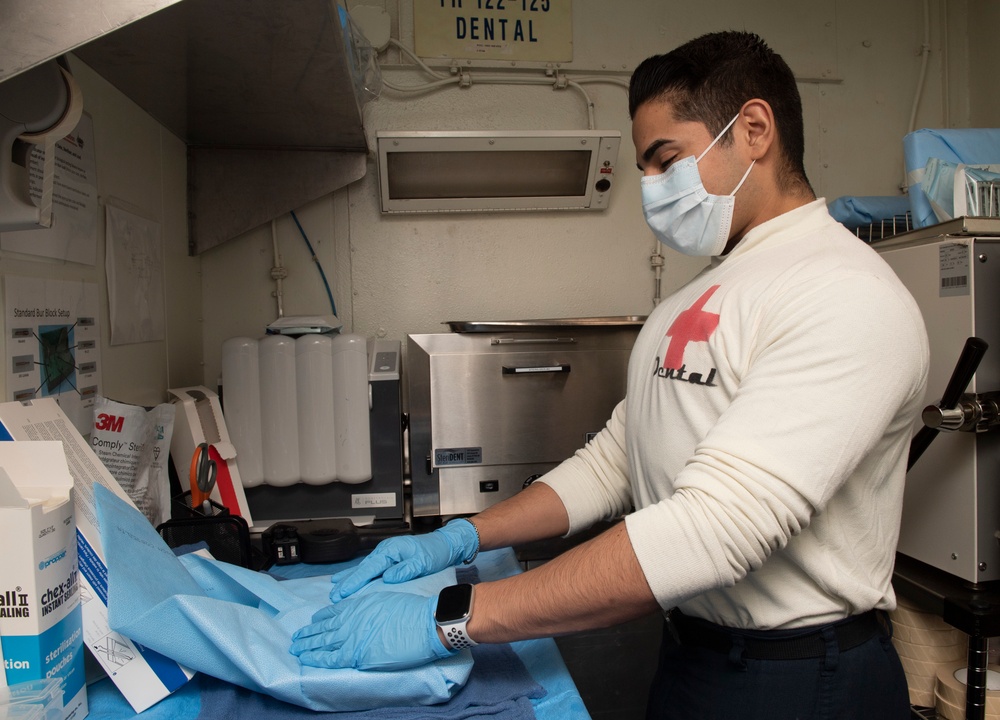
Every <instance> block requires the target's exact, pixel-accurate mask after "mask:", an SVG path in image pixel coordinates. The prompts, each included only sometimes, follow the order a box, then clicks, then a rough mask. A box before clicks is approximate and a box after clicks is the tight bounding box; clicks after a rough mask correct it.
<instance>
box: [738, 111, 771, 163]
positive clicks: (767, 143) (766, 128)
mask: <svg viewBox="0 0 1000 720" xmlns="http://www.w3.org/2000/svg"><path fill="white" fill-rule="evenodd" d="M739 125H740V131H741V132H742V133H743V136H744V137H745V138H746V144H747V148H748V150H749V153H750V159H751V160H760V159H761V158H763V157H764V156H765V155H767V153H768V151H769V150H770V149H771V146H772V145H774V144H775V142H776V141H777V136H778V129H777V128H776V127H775V124H774V111H773V110H771V106H770V105H769V104H768V102H767V101H766V100H761V99H760V98H754V99H753V100H747V101H746V102H745V103H743V107H741V108H740V122H739Z"/></svg>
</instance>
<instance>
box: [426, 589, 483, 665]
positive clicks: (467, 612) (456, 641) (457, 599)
mask: <svg viewBox="0 0 1000 720" xmlns="http://www.w3.org/2000/svg"><path fill="white" fill-rule="evenodd" d="M475 595H476V589H475V586H473V585H471V584H469V583H462V584H461V585H449V586H448V587H445V588H441V592H440V593H438V604H437V609H436V610H435V611H434V621H435V622H436V623H437V625H438V627H439V628H441V632H442V633H444V641H445V644H446V645H448V647H449V648H451V649H452V650H464V649H465V648H469V647H472V646H473V645H476V644H477V643H476V642H475V641H474V640H473V639H472V638H470V637H469V633H468V632H467V631H466V625H467V624H468V622H469V618H470V617H471V616H472V600H473V598H474V597H475Z"/></svg>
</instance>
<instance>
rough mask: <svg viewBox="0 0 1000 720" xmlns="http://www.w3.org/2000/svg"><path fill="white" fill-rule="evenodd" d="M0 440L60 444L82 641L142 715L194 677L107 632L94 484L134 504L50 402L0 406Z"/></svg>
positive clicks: (104, 576) (104, 575) (104, 572)
mask: <svg viewBox="0 0 1000 720" xmlns="http://www.w3.org/2000/svg"><path fill="white" fill-rule="evenodd" d="M0 440H15V441H25V440H33V441H37V440H58V441H60V442H61V443H62V446H63V451H64V452H65V455H66V463H67V465H68V466H69V472H70V475H72V477H73V506H74V515H75V517H76V526H77V534H76V539H77V553H78V556H79V563H80V574H79V581H80V602H81V605H82V620H83V640H84V642H85V643H86V645H87V647H88V648H89V649H90V651H91V653H92V654H93V655H94V657H95V658H96V659H97V661H98V662H99V663H100V665H101V667H103V668H104V671H105V672H107V674H108V675H109V676H110V677H111V679H112V680H113V681H114V683H115V685H116V686H117V687H118V689H119V690H120V691H121V693H122V695H124V696H125V699H126V700H127V701H128V702H129V704H130V705H131V706H132V708H133V709H134V710H135V711H136V712H137V713H138V712H142V711H143V710H145V709H146V708H148V707H150V706H152V705H153V704H155V703H157V702H159V701H160V700H162V699H163V698H165V697H167V696H168V695H169V694H170V693H172V692H173V691H174V690H177V689H178V688H180V687H181V686H183V685H184V684H185V683H186V682H187V681H188V680H190V679H191V677H193V675H194V673H193V672H192V671H191V670H189V669H187V668H185V667H183V666H181V665H179V664H177V663H176V662H174V661H173V660H171V659H169V658H166V657H163V656H162V655H160V654H159V653H157V652H154V651H152V650H149V649H148V648H145V647H143V646H141V645H137V644H135V643H133V642H132V641H131V640H129V639H128V638H127V637H125V636H124V635H121V634H119V633H116V632H113V631H112V630H111V629H110V628H109V627H108V606H107V602H108V570H107V566H106V565H105V564H104V552H103V548H102V546H101V533H100V527H99V526H98V521H97V515H96V512H95V509H94V483H100V484H101V485H103V486H104V487H106V488H107V489H108V490H110V491H111V492H113V493H115V494H116V495H118V497H120V498H122V500H124V501H125V502H127V503H129V504H130V505H132V506H133V507H134V506H135V504H134V503H133V502H132V501H131V500H130V499H129V497H128V495H127V493H126V492H125V491H124V490H122V488H121V486H120V485H119V484H118V483H117V482H116V481H115V479H114V477H112V475H111V473H109V472H108V470H107V468H105V467H104V465H103V464H102V463H101V461H100V460H99V459H98V457H97V455H95V454H94V451H93V450H92V449H91V448H90V446H89V445H88V444H87V441H86V440H84V438H83V436H82V435H80V433H79V432H78V431H77V429H76V428H75V427H74V426H73V423H72V422H70V420H69V418H68V417H67V416H66V414H65V413H63V411H62V410H61V409H60V407H59V405H58V404H57V403H56V401H55V400H54V399H52V398H42V399H37V400H24V401H21V402H7V403H0ZM2 444H3V443H0V445H2ZM2 577H4V578H6V575H3V576H2ZM82 672H83V670H82V669H81V674H82Z"/></svg>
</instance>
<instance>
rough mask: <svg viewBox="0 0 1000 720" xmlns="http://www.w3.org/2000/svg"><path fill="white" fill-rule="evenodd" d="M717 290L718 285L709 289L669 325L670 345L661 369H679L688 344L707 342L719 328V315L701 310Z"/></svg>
mask: <svg viewBox="0 0 1000 720" xmlns="http://www.w3.org/2000/svg"><path fill="white" fill-rule="evenodd" d="M718 289H719V286H718V285H713V286H712V287H710V288H709V289H708V290H706V291H705V292H704V293H703V294H702V296H701V297H700V298H698V299H697V300H696V301H695V302H694V304H693V305H692V306H691V307H689V308H688V309H687V310H685V311H684V312H682V313H681V314H680V315H678V316H677V317H676V319H675V320H674V322H673V323H672V324H671V325H670V329H669V330H667V337H668V338H670V344H669V345H668V346H667V353H666V356H665V357H664V358H663V367H665V368H675V369H676V368H680V367H681V366H682V365H683V364H684V349H685V348H686V347H687V345H688V343H692V342H708V339H709V338H710V337H711V336H712V333H713V332H715V328H717V327H718V326H719V314H718V313H710V312H705V311H704V310H703V309H702V308H704V307H705V303H707V302H708V299H709V298H710V297H712V295H713V294H714V293H715V291H716V290H718Z"/></svg>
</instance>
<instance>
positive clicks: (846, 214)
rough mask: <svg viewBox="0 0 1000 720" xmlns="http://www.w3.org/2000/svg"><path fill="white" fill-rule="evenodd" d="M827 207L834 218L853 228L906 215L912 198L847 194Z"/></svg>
mask: <svg viewBox="0 0 1000 720" xmlns="http://www.w3.org/2000/svg"><path fill="white" fill-rule="evenodd" d="M827 208H828V209H829V210H830V215H832V216H833V219H834V220H836V221H837V222H839V223H842V224H844V225H846V226H847V227H849V228H851V229H852V230H853V229H854V228H859V227H864V226H865V225H871V224H872V223H876V222H881V221H883V220H891V219H892V218H894V217H899V216H902V215H906V213H908V212H909V211H910V199H909V198H908V197H906V196H905V195H887V196H877V195H872V196H852V195H845V196H844V197H839V198H837V199H836V200H834V201H833V202H832V203H830V204H829V205H828V206H827Z"/></svg>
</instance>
